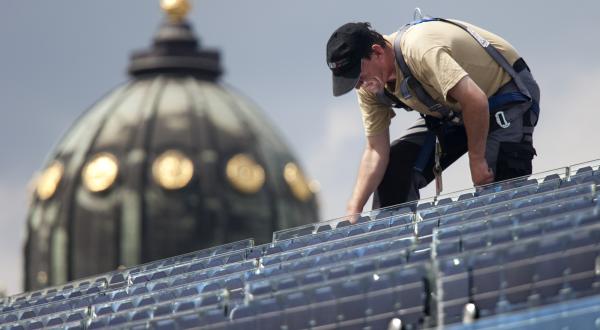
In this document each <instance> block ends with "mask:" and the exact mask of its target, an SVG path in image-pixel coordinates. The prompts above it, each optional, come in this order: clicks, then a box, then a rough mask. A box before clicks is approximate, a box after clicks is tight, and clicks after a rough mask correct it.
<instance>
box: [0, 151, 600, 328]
mask: <svg viewBox="0 0 600 330" xmlns="http://www.w3.org/2000/svg"><path fill="white" fill-rule="evenodd" d="M599 165H600V161H593V162H590V163H586V164H579V165H573V166H570V167H567V168H562V169H557V170H554V171H551V172H547V173H541V174H538V175H532V176H530V177H525V178H519V179H515V180H511V181H505V182H502V183H497V184H492V185H488V186H485V187H480V188H477V189H470V190H467V191H462V192H457V193H453V194H449V195H445V196H440V197H437V198H431V199H424V200H420V201H416V202H411V203H406V204H402V205H398V206H394V207H390V208H386V209H380V210H374V211H372V212H369V213H364V214H362V215H361V216H360V217H358V216H357V217H356V218H355V220H356V223H352V222H351V221H349V219H345V218H340V219H335V220H331V221H327V222H319V223H315V224H312V225H308V226H303V227H299V228H293V229H289V230H284V231H280V232H276V233H274V234H273V241H272V242H271V243H269V244H265V245H259V246H254V244H253V241H252V240H251V239H248V240H244V241H240V242H235V243H231V244H227V245H222V246H217V247H214V248H211V249H207V250H202V251H197V252H194V253H190V254H186V255H181V256H177V257H173V258H168V259H164V260H159V261H156V262H151V263H148V264H144V265H140V266H136V267H133V268H129V269H125V270H119V271H115V272H112V273H108V274H102V275H98V276H95V277H92V278H88V279H84V280H80V281H76V282H73V283H69V284H67V285H63V286H59V287H53V288H48V289H44V290H40V291H35V292H29V293H23V294H19V295H15V296H12V297H8V298H3V299H0V328H1V329H39V328H44V327H47V328H52V327H60V328H69V329H98V328H103V327H110V328H134V329H146V328H158V329H185V328H198V327H202V328H207V329H282V330H283V329H308V328H310V329H333V328H343V329H387V328H388V327H389V328H390V329H400V328H403V329H421V328H429V327H436V326H446V327H448V328H449V329H484V328H486V327H487V328H493V327H494V326H496V325H498V324H509V325H510V324H513V325H515V327H514V328H518V327H519V324H520V325H521V326H524V324H525V323H523V322H525V320H527V319H528V318H530V317H531V315H538V314H539V315H551V319H552V320H553V322H552V323H548V324H553V325H557V324H561V323H560V320H563V321H564V322H575V321H577V322H584V323H580V325H581V326H582V328H584V327H585V326H589V327H592V326H596V324H595V323H594V322H596V321H595V320H596V319H597V318H598V316H599V315H600V314H599V313H600V310H599V309H598V308H597V307H595V306H597V305H598V304H597V302H600V301H599V300H598V299H599V298H600V297H594V296H595V295H597V294H598V293H599V291H600V253H599V252H600V249H598V243H599V242H600V201H599V198H598V192H597V184H600V169H599V168H598V167H599ZM586 297H591V298H586ZM590 299H592V300H591V302H590ZM594 302H595V304H594ZM535 313H538V314H535ZM586 313H587V314H586ZM582 315H584V316H585V315H587V316H588V318H585V317H584V316H582ZM590 315H592V316H594V315H595V316H594V317H592V316H590ZM539 320H541V321H542V320H546V322H547V320H548V318H547V317H546V318H539ZM573 320H575V321H573ZM586 320H588V321H589V322H592V323H585V322H587V321H586ZM541 321H540V322H541ZM511 322H512V323H511ZM519 322H521V323H519ZM528 322H529V323H526V324H527V325H528V326H532V325H531V324H532V323H531V322H530V321H528ZM536 324H537V323H534V326H533V328H535V325H536ZM540 324H542V323H540Z"/></svg>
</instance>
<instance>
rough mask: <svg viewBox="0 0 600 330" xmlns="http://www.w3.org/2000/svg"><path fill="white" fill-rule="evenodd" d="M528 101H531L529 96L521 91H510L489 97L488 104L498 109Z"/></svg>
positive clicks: (491, 107)
mask: <svg viewBox="0 0 600 330" xmlns="http://www.w3.org/2000/svg"><path fill="white" fill-rule="evenodd" d="M527 101H529V98H528V97H527V96H525V95H523V93H521V92H508V93H504V94H499V95H494V96H492V97H490V98H489V99H488V104H489V108H490V110H496V109H499V108H501V107H503V106H506V105H509V104H513V103H522V102H527Z"/></svg>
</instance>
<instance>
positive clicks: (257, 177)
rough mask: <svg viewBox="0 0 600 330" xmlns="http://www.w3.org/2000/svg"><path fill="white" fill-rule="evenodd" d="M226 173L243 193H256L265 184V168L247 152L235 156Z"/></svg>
mask: <svg viewBox="0 0 600 330" xmlns="http://www.w3.org/2000/svg"><path fill="white" fill-rule="evenodd" d="M225 173H226V175H227V179H228V180H229V182H230V183H231V185H232V186H233V187H235V188H236V189H237V190H238V191H240V192H242V193H246V194H253V193H256V192H257V191H259V190H260V188H262V186H263V185H264V184H265V170H264V169H263V168H262V166H260V165H259V164H257V163H256V162H255V161H254V160H253V159H252V158H250V157H249V156H248V155H245V154H237V155H235V156H233V157H232V158H231V159H230V160H229V161H228V162H227V167H226V168H225Z"/></svg>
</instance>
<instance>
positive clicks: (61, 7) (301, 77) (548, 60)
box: [0, 0, 600, 293]
mask: <svg viewBox="0 0 600 330" xmlns="http://www.w3.org/2000/svg"><path fill="white" fill-rule="evenodd" d="M572 3H575V2H567V1H560V2H551V1H541V0H540V1H502V2H490V1H366V0H361V1H349V0H318V1H317V0H305V1H287V0H259V1H242V0H237V1H232V0H218V1H217V0H214V1H192V4H193V6H194V8H193V11H192V13H191V15H190V20H191V22H192V23H193V24H194V27H195V29H196V32H197V33H198V35H199V36H200V38H201V41H202V43H203V45H204V46H207V47H214V48H218V49H220V51H221V54H222V59H223V66H224V67H225V70H226V73H225V75H224V77H223V81H224V82H226V83H228V84H230V85H232V86H234V87H235V88H236V89H239V90H241V91H242V92H243V93H244V94H246V95H247V96H249V97H250V98H251V99H253V100H254V101H255V102H256V103H258V104H259V105H260V106H261V108H262V109H263V110H264V111H265V112H266V113H267V115H268V116H269V117H270V118H271V120H272V122H273V123H274V124H275V125H276V126H277V127H279V129H280V131H281V132H282V133H283V135H284V136H285V138H286V139H287V141H288V143H289V145H290V146H291V148H292V149H293V150H294V151H295V152H296V155H297V156H298V157H299V159H300V160H301V162H302V164H303V166H304V168H305V169H306V171H307V172H308V175H309V176H310V177H311V178H315V179H317V180H319V182H320V183H321V189H322V190H321V194H320V201H321V214H322V216H321V218H323V219H327V218H333V217H337V216H341V215H343V213H344V210H345V205H346V200H347V199H348V197H349V196H350V191H351V189H352V186H353V183H354V180H355V177H356V171H357V168H358V162H359V158H360V155H361V152H362V148H363V145H364V138H363V131H362V123H361V120H360V113H359V110H358V108H357V105H356V99H355V95H353V93H350V94H348V95H345V96H343V97H340V98H334V97H333V96H332V95H331V77H330V71H329V70H328V69H327V67H326V65H325V59H324V57H325V43H326V42H327V39H328V37H329V36H330V34H331V32H333V30H334V29H335V28H337V27H338V26H340V25H341V24H343V23H346V22H348V21H370V22H371V23H372V24H373V26H374V27H375V28H376V29H377V30H379V31H380V32H382V33H391V32H393V31H394V30H396V29H397V28H398V27H399V26H400V25H402V24H403V23H405V22H407V21H409V20H410V19H411V18H412V13H413V9H414V7H416V6H419V7H421V8H422V9H423V11H424V12H426V13H428V14H430V15H432V16H441V17H448V18H457V19H461V20H465V21H468V22H471V23H474V24H476V25H479V26H481V27H483V28H486V29H488V30H491V31H492V32H495V33H497V34H499V35H501V36H502V37H504V38H505V39H507V40H508V41H510V42H511V43H512V44H513V45H514V46H515V47H516V48H517V50H518V51H519V52H520V54H521V55H522V56H523V57H524V58H525V59H526V61H527V62H528V64H529V66H530V67H531V69H532V72H533V75H534V76H535V78H536V79H537V81H538V83H539V85H540V87H541V93H542V100H541V109H542V114H541V118H540V122H539V124H538V128H537V131H536V134H535V136H534V141H535V142H534V143H535V147H536V149H537V151H538V157H537V158H535V160H534V171H535V172H539V171H544V170H549V169H552V168H557V167H561V166H566V165H569V164H574V163H578V162H584V161H588V160H592V159H596V158H600V148H599V147H598V146H597V145H596V144H597V141H598V134H597V133H596V132H597V131H598V127H599V123H600V115H599V114H598V110H599V107H598V106H597V102H596V95H597V94H596V93H598V91H597V89H598V87H599V86H600V66H599V65H598V59H600V51H599V50H600V46H599V43H598V33H600V3H599V2H597V1H587V2H579V3H577V5H576V6H575V5H571V4H572ZM161 19H162V13H161V12H160V10H159V6H158V0H152V1H150V0H135V1H134V0H127V1H123V0H102V1H100V0H97V1H93V2H92V1H80V0H53V1H32V0H2V1H0V44H1V46H0V112H1V114H2V116H1V117H0V118H1V120H0V152H1V155H0V159H1V161H0V251H1V252H0V265H2V267H0V287H2V286H4V287H5V288H7V291H8V292H9V293H16V292H18V291H20V289H21V268H22V265H21V253H22V245H23V239H24V228H25V216H26V210H27V200H28V193H27V184H28V182H29V180H30V179H31V177H32V176H33V174H34V173H35V172H36V171H38V170H40V169H41V167H42V166H43V164H44V159H45V157H46V155H47V154H48V153H49V151H50V150H51V149H52V147H53V145H54V143H55V142H56V141H57V140H58V139H59V137H60V136H61V135H62V134H63V133H64V132H65V131H66V130H67V129H68V128H69V127H70V125H71V124H72V123H73V121H74V120H75V118H76V117H77V116H78V115H79V114H81V113H82V112H83V111H84V110H85V109H87V108H88V107H89V106H90V105H91V104H92V103H93V102H94V101H96V100H98V99H99V98H101V97H102V96H103V95H104V94H105V93H106V92H108V91H109V90H110V89H111V88H113V87H115V86H117V85H120V84H122V83H124V82H125V81H127V79H128V77H127V75H126V73H125V69H126V67H127V64H128V61H129V54H130V52H131V51H132V50H134V49H140V48H146V47H147V46H148V45H149V43H150V41H151V38H152V36H153V34H154V32H155V31H156V29H157V27H158V25H159V23H160V21H161ZM416 118H417V114H415V113H405V112H404V111H401V112H398V116H396V118H395V119H394V120H393V122H392V127H391V132H392V136H398V135H400V134H401V132H402V131H403V129H404V128H406V127H407V126H408V125H410V123H412V122H413V121H414V120H415V119H416ZM466 164H467V162H466V159H464V158H463V159H462V160H461V161H459V162H458V163H457V164H456V165H454V166H453V167H452V168H450V169H449V170H448V171H447V172H446V173H445V174H444V183H445V189H446V191H452V190H459V189H462V188H467V187H469V186H470V175H469V173H468V168H467V167H466ZM431 193H432V189H431V188H427V190H426V191H425V192H424V193H422V196H424V197H425V196H428V195H431Z"/></svg>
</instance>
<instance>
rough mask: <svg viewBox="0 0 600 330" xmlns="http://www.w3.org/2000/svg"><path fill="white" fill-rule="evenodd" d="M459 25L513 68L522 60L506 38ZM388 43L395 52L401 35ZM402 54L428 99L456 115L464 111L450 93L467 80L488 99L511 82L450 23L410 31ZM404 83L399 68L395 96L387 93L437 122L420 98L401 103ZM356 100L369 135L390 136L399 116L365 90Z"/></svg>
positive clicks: (493, 62) (493, 61)
mask: <svg viewBox="0 0 600 330" xmlns="http://www.w3.org/2000/svg"><path fill="white" fill-rule="evenodd" d="M456 22H460V21H456ZM460 23H462V24H464V25H466V26H469V27H470V28H472V29H473V30H475V31H476V32H477V33H479V34H480V35H481V36H482V37H484V38H485V39H487V40H488V41H489V42H490V43H491V44H492V45H493V46H494V47H496V48H497V49H498V51H499V52H500V53H501V54H502V55H503V56H504V57H505V58H506V59H507V61H508V62H509V63H511V64H513V63H514V62H515V61H516V60H517V59H518V58H519V55H518V53H517V51H516V50H515V49H514V47H513V46H512V45H510V44H509V43H508V42H507V41H506V40H504V39H502V38H501V37H499V36H497V35H495V34H493V33H491V32H489V31H486V30H484V29H481V28H479V27H476V26H474V25H471V24H468V23H465V22H460ZM384 37H385V39H386V40H387V41H388V42H389V45H390V46H391V45H393V42H394V38H395V37H396V33H393V34H391V35H387V36H384ZM400 48H401V49H402V54H403V55H404V59H405V61H406V63H407V64H408V66H409V67H410V69H411V72H412V73H413V75H414V76H415V78H417V80H419V82H420V83H421V85H423V88H424V89H425V90H426V91H427V92H428V93H429V95H431V97H432V98H433V99H434V100H435V101H436V102H438V103H441V104H444V105H446V106H448V107H449V108H451V109H454V110H456V111H460V110H461V109H460V105H459V104H458V103H457V102H455V101H453V100H452V99H451V98H449V97H448V91H450V90H451V89H452V88H453V87H454V86H455V85H456V84H457V83H458V82H459V81H460V80H461V79H462V78H464V77H465V76H469V77H470V78H471V79H472V80H473V81H474V82H475V83H476V84H477V85H478V86H479V88H481V90H482V91H483V92H484V93H485V94H486V95H487V96H488V97H490V96H492V95H493V94H494V93H496V91H497V90H498V89H499V88H500V87H501V86H502V85H504V84H506V83H507V82H509V81H510V79H511V78H510V75H508V73H506V72H505V71H504V69H502V67H501V66H500V65H498V64H497V63H496V61H495V60H494V59H493V58H492V57H490V55H489V54H488V53H487V52H486V51H485V50H484V49H483V48H482V47H481V45H480V44H479V43H478V42H477V41H476V40H475V39H474V38H473V37H472V36H471V35H470V34H469V33H468V32H466V31H464V30H463V29H461V28H459V27H457V26H454V25H452V24H449V23H445V22H436V21H433V22H426V23H421V24H417V25H414V26H412V27H410V28H408V29H407V30H406V31H405V32H404V34H403V35H402V40H401V41H400ZM402 79H403V76H402V72H401V70H400V68H399V67H398V64H397V63H396V86H395V87H393V90H392V88H390V87H389V86H388V87H386V88H388V91H389V92H391V93H393V94H394V95H395V96H396V97H398V98H399V99H400V100H401V101H402V102H404V103H405V104H406V105H408V106H409V107H410V108H412V109H414V110H416V111H418V112H420V113H423V114H426V115H432V116H438V114H436V113H431V112H430V111H428V109H427V107H426V106H425V105H424V104H422V103H421V102H419V100H417V98H416V97H412V98H409V99H404V98H403V97H402V93H401V92H400V82H401V81H402ZM412 94H413V95H414V93H412ZM357 95H358V103H359V106H360V109H361V112H362V119H363V126H364V129H365V134H366V135H367V136H372V135H376V134H379V133H381V132H382V131H384V130H386V129H387V128H388V127H389V125H390V122H391V119H392V118H393V117H394V116H395V113H394V110H393V109H392V108H391V107H390V106H389V105H386V104H385V103H382V102H381V101H380V100H379V99H378V98H377V96H376V95H375V94H373V93H370V92H368V91H366V90H364V89H362V88H361V89H359V90H358V91H357Z"/></svg>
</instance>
